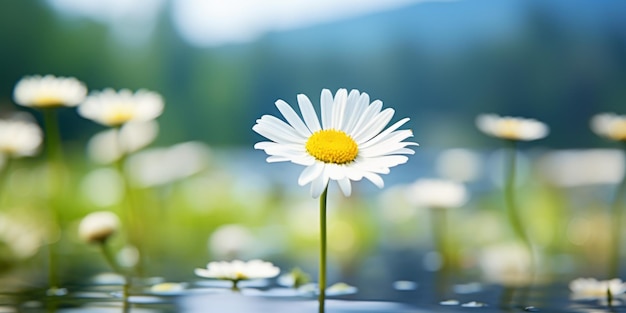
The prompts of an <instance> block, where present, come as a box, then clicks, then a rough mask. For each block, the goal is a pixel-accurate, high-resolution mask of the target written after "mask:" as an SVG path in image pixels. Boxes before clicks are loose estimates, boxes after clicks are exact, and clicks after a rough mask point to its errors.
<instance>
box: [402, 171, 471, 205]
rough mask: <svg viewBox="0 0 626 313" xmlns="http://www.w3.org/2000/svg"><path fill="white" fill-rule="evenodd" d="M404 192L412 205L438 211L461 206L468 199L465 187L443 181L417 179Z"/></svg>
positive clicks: (453, 182) (449, 181)
mask: <svg viewBox="0 0 626 313" xmlns="http://www.w3.org/2000/svg"><path fill="white" fill-rule="evenodd" d="M406 191H407V197H408V199H409V201H410V202H412V203H413V204H415V205H417V206H420V207H428V208H438V209H445V208H457V207H460V206H463V205H464V204H465V203H466V202H467V200H468V197H469V196H468V193H467V189H466V188H465V185H463V184H461V183H457V182H455V181H451V180H445V179H426V178H423V179H419V180H417V181H415V182H414V183H413V184H411V185H409V186H408V188H407V190H406Z"/></svg>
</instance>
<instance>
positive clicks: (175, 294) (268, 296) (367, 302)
mask: <svg viewBox="0 0 626 313" xmlns="http://www.w3.org/2000/svg"><path fill="white" fill-rule="evenodd" d="M209 285H210V284H208V285H207V284H206V283H205V282H203V281H197V282H190V283H189V284H187V288H186V289H184V290H179V291H172V292H165V293H155V292H150V291H149V290H147V289H145V288H142V287H136V288H134V290H133V291H131V295H130V297H129V298H128V299H127V303H126V304H124V301H123V297H121V288H122V286H119V285H112V286H101V285H94V286H68V287H67V290H68V292H67V294H65V295H61V296H48V295H46V290H44V289H31V290H22V291H20V292H6V291H4V292H2V293H1V294H0V312H1V313H4V312H91V313H99V312H155V313H157V312H161V313H165V312H235V313H237V312H242V313H243V312H273V313H281V312H317V300H316V298H315V296H313V295H309V296H306V295H302V294H299V295H296V293H295V292H293V290H292V289H287V288H284V287H280V286H277V285H272V286H267V287H263V288H242V290H241V292H232V291H231V290H230V289H228V288H216V287H212V286H209ZM375 287H376V289H378V291H379V293H378V294H379V296H372V294H371V293H370V292H357V293H355V294H351V295H343V296H330V297H329V298H328V300H327V311H328V312H391V313H393V312H399V313H403V312H413V313H419V312H626V306H622V305H617V306H614V307H612V308H609V307H607V306H605V305H603V304H602V303H601V301H598V300H588V301H573V300H570V294H569V290H568V288H567V284H566V283H552V284H549V285H538V286H530V287H525V288H504V287H502V286H496V285H487V284H482V283H478V282H473V283H467V284H452V285H449V286H448V288H444V293H443V294H441V295H437V293H436V292H434V290H435V289H436V288H434V286H429V285H424V284H423V283H421V284H420V283H417V282H411V281H400V282H395V283H394V284H392V285H387V284H379V285H377V286H375ZM394 287H395V288H394ZM398 288H399V289H398ZM622 303H624V301H622Z"/></svg>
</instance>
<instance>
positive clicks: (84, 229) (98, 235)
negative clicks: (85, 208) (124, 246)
mask: <svg viewBox="0 0 626 313" xmlns="http://www.w3.org/2000/svg"><path fill="white" fill-rule="evenodd" d="M119 224H120V222H119V219H118V218H117V215H115V214H114V213H111V212H108V211H98V212H93V213H90V214H89V215H87V216H85V217H84V218H83V219H82V220H81V222H80V225H79V226H78V235H79V237H80V238H81V239H82V240H84V241H85V242H87V243H104V242H105V241H106V240H107V239H109V237H111V235H113V234H114V233H115V232H116V231H117V230H118V228H119Z"/></svg>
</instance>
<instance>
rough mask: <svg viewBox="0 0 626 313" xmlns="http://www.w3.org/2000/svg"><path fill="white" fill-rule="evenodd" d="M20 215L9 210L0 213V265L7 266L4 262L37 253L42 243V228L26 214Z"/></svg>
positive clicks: (43, 234) (21, 258)
mask: <svg viewBox="0 0 626 313" xmlns="http://www.w3.org/2000/svg"><path fill="white" fill-rule="evenodd" d="M22 211H23V210H22ZM20 213H24V212H20ZM20 213H17V214H16V213H13V212H11V211H10V210H9V211H7V210H5V211H4V212H0V247H2V253H1V254H0V264H3V265H9V264H7V263H5V262H7V261H10V260H12V261H17V260H23V259H26V258H29V257H31V256H33V255H35V253H37V251H38V250H39V247H40V246H41V245H42V243H43V242H44V238H45V231H43V228H42V226H41V225H40V224H39V223H38V222H36V221H34V220H33V219H32V216H30V215H28V213H26V214H20ZM2 271H3V269H2V267H1V266H0V272H2Z"/></svg>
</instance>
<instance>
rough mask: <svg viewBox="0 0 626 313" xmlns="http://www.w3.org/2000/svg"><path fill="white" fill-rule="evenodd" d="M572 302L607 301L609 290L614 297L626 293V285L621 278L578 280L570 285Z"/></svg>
mask: <svg viewBox="0 0 626 313" xmlns="http://www.w3.org/2000/svg"><path fill="white" fill-rule="evenodd" d="M569 289H570V291H571V292H572V294H571V298H572V300H595V299H606V298H607V296H608V294H607V290H610V291H611V295H612V296H616V295H619V294H622V293H624V292H626V283H624V282H622V280H621V279H619V278H614V279H611V280H597V279H595V278H577V279H574V280H572V281H571V282H570V283H569Z"/></svg>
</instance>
